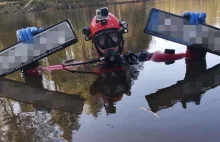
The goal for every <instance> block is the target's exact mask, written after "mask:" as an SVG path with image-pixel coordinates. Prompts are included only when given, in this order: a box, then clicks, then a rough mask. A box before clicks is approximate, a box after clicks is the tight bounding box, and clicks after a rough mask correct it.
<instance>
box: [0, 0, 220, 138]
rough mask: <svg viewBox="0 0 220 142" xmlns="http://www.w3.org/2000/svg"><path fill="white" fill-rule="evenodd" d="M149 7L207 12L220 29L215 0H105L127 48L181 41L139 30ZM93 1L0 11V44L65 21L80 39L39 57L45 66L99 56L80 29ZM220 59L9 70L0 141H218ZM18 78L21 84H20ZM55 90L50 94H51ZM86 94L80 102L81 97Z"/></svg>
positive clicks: (92, 11)
mask: <svg viewBox="0 0 220 142" xmlns="http://www.w3.org/2000/svg"><path fill="white" fill-rule="evenodd" d="M151 7H157V8H160V9H163V10H166V11H170V12H172V13H176V14H182V13H183V12H184V11H204V12H206V13H207V23H208V24H210V25H214V26H217V27H219V26H220V25H219V23H220V22H219V20H220V19H219V17H218V16H220V13H219V11H220V1H218V0H191V1H190V0H178V1H177V0H155V1H152V2H145V3H144V2H140V3H131V4H120V5H110V6H108V8H109V10H110V11H111V12H112V13H113V14H115V15H116V16H118V17H119V18H120V19H123V20H125V21H127V22H128V24H129V32H128V34H126V35H125V50H126V51H128V50H130V51H132V52H139V51H142V50H147V51H149V52H154V51H157V50H160V51H162V52H163V51H164V49H166V48H169V49H175V50H176V53H180V52H185V51H186V47H185V46H183V45H179V44H176V43H172V42H169V41H165V40H162V39H159V38H156V37H151V36H149V35H145V34H144V33H143V29H144V26H145V23H146V20H147V17H148V13H149V10H150V8H151ZM96 8H97V7H90V8H83V9H76V10H66V11H55V12H45V13H37V14H33V13H29V14H27V15H13V16H12V15H11V16H10V15H7V16H2V15H1V16H0V48H1V49H3V48H5V47H7V46H9V45H11V44H13V43H15V42H16V36H15V31H16V30H17V29H20V28H23V27H27V26H37V27H40V26H43V27H47V26H50V25H53V24H55V23H57V22H59V21H61V20H63V19H66V18H68V19H70V20H71V22H72V25H73V27H74V29H75V31H76V33H77V36H78V38H79V42H78V43H77V44H75V45H73V46H71V47H68V48H66V49H65V50H63V51H60V52H59V53H56V54H54V55H52V56H50V57H48V58H45V59H44V60H42V62H41V64H42V66H46V65H53V64H58V63H61V62H62V61H64V60H66V59H71V58H77V59H89V58H93V57H95V56H96V53H95V52H94V50H93V48H92V44H91V42H86V41H85V40H84V37H83V35H82V33H81V30H82V28H83V27H84V26H88V25H89V23H90V21H91V19H92V17H93V16H94V14H95V9H96ZM219 63H220V57H218V56H215V55H211V54H207V58H206V60H202V61H197V62H186V61H185V60H184V59H182V60H178V61H175V63H173V64H170V65H166V64H165V63H155V62H152V61H148V62H144V63H140V64H139V65H136V66H130V67H126V68H125V69H124V71H120V72H113V73H111V72H110V73H109V72H108V73H103V74H100V75H93V74H77V73H70V72H67V71H53V72H44V73H43V74H42V76H38V77H26V78H24V77H21V75H20V74H19V73H14V74H12V75H10V76H8V77H7V78H9V79H11V80H15V81H9V80H2V81H1V87H0V92H1V94H0V96H2V98H0V141H29V142H31V141H74V142H75V141H76V142H103V141H105V142H112V141H115V142H118V141H120V142H134V141H135V142H146V141H149V142H162V141H164V142H176V141H178V142H186V141H187V142H207V141H209V142H218V141H219V139H220V135H219V134H220V127H219V126H220V123H219V120H220V115H219V107H220V105H219V104H220V95H219V91H220V87H219V84H220V79H219V77H220V65H219ZM18 82H20V83H18ZM54 91H55V92H54ZM79 96H81V97H83V98H84V99H85V100H83V99H81V98H80V97H79Z"/></svg>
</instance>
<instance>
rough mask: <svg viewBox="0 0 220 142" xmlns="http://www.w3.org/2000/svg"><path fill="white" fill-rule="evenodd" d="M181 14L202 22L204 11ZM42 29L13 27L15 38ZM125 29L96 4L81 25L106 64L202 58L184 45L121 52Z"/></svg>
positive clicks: (25, 38)
mask: <svg viewBox="0 0 220 142" xmlns="http://www.w3.org/2000/svg"><path fill="white" fill-rule="evenodd" d="M183 17H184V18H188V19H189V21H190V23H192V24H198V23H205V21H206V14H205V13H194V12H185V13H184V14H183ZM41 31H43V28H40V29H37V28H36V27H28V28H25V29H21V30H17V32H16V34H17V38H18V41H28V40H31V39H33V35H35V34H36V33H39V32H41ZM127 32H128V24H127V23H126V22H125V21H122V20H119V19H117V17H116V16H114V15H113V14H111V13H109V12H108V8H106V7H104V8H99V9H97V10H96V16H94V17H93V19H92V22H91V24H90V27H86V28H84V29H83V34H84V35H85V39H86V40H87V41H88V40H92V43H93V44H94V47H95V49H96V51H97V55H98V57H99V58H102V57H104V58H105V60H104V63H105V64H108V65H115V64H121V63H123V62H125V61H127V62H128V63H129V64H136V63H137V62H138V61H139V62H144V61H148V60H152V61H155V62H169V61H175V60H178V59H182V58H185V59H187V60H197V59H202V58H205V56H206V52H204V51H200V50H198V49H193V48H191V47H187V50H186V52H185V53H178V54H175V50H171V49H167V50H165V52H164V53H163V52H161V51H156V52H154V53H149V52H147V51H145V52H139V53H135V54H134V53H131V52H127V53H125V54H124V55H122V52H123V48H124V39H123V34H124V33H127ZM36 66H39V62H38V61H37V62H36V63H33V64H32V65H28V66H26V67H25V68H24V69H23V70H25V71H26V70H28V69H32V68H34V67H36Z"/></svg>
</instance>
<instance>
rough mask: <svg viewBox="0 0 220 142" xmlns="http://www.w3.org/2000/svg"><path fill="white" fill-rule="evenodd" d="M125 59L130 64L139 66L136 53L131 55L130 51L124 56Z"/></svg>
mask: <svg viewBox="0 0 220 142" xmlns="http://www.w3.org/2000/svg"><path fill="white" fill-rule="evenodd" d="M124 59H125V60H126V61H127V62H128V63H129V64H130V65H134V64H138V58H137V56H136V55H135V54H134V53H131V52H130V51H128V52H126V53H125V54H124Z"/></svg>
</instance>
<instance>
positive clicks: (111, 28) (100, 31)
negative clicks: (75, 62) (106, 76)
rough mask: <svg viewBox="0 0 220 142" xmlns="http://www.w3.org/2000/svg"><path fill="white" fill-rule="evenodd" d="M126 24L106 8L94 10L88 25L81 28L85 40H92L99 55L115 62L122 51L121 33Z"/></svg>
mask: <svg viewBox="0 0 220 142" xmlns="http://www.w3.org/2000/svg"><path fill="white" fill-rule="evenodd" d="M127 28H128V25H127V23H125V22H124V21H120V20H118V19H117V18H116V17H115V16H114V15H113V14H111V13H109V12H108V8H106V7H104V8H99V9H97V10H96V16H94V17H93V19H92V22H91V25H90V27H89V28H88V27H86V28H84V29H83V34H84V35H85V36H86V38H85V39H86V40H90V39H91V40H92V42H93V44H94V46H95V48H96V51H97V53H98V56H99V57H105V61H107V62H111V63H116V62H118V61H119V60H120V55H121V53H122V51H123V45H124V40H123V35H122V34H123V33H127V31H128V29H127Z"/></svg>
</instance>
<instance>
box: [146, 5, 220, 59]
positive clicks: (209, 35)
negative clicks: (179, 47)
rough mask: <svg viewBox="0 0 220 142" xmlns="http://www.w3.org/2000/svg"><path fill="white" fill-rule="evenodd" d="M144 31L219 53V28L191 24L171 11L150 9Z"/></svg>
mask: <svg viewBox="0 0 220 142" xmlns="http://www.w3.org/2000/svg"><path fill="white" fill-rule="evenodd" d="M144 32H145V33H146V34H150V35H153V36H157V37H160V38H163V39H166V40H170V41H173V42H177V43H180V44H184V45H187V46H191V47H194V48H198V49H203V50H206V51H208V52H212V53H214V54H217V55H220V40H219V39H220V29H218V28H215V27H212V26H209V25H207V26H206V25H200V24H199V25H192V24H190V22H189V21H188V20H186V19H183V18H182V17H181V16H178V15H174V14H172V13H168V12H165V11H162V10H158V9H155V8H153V9H151V11H150V15H149V17H148V21H147V24H146V26H145V29H144Z"/></svg>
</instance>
